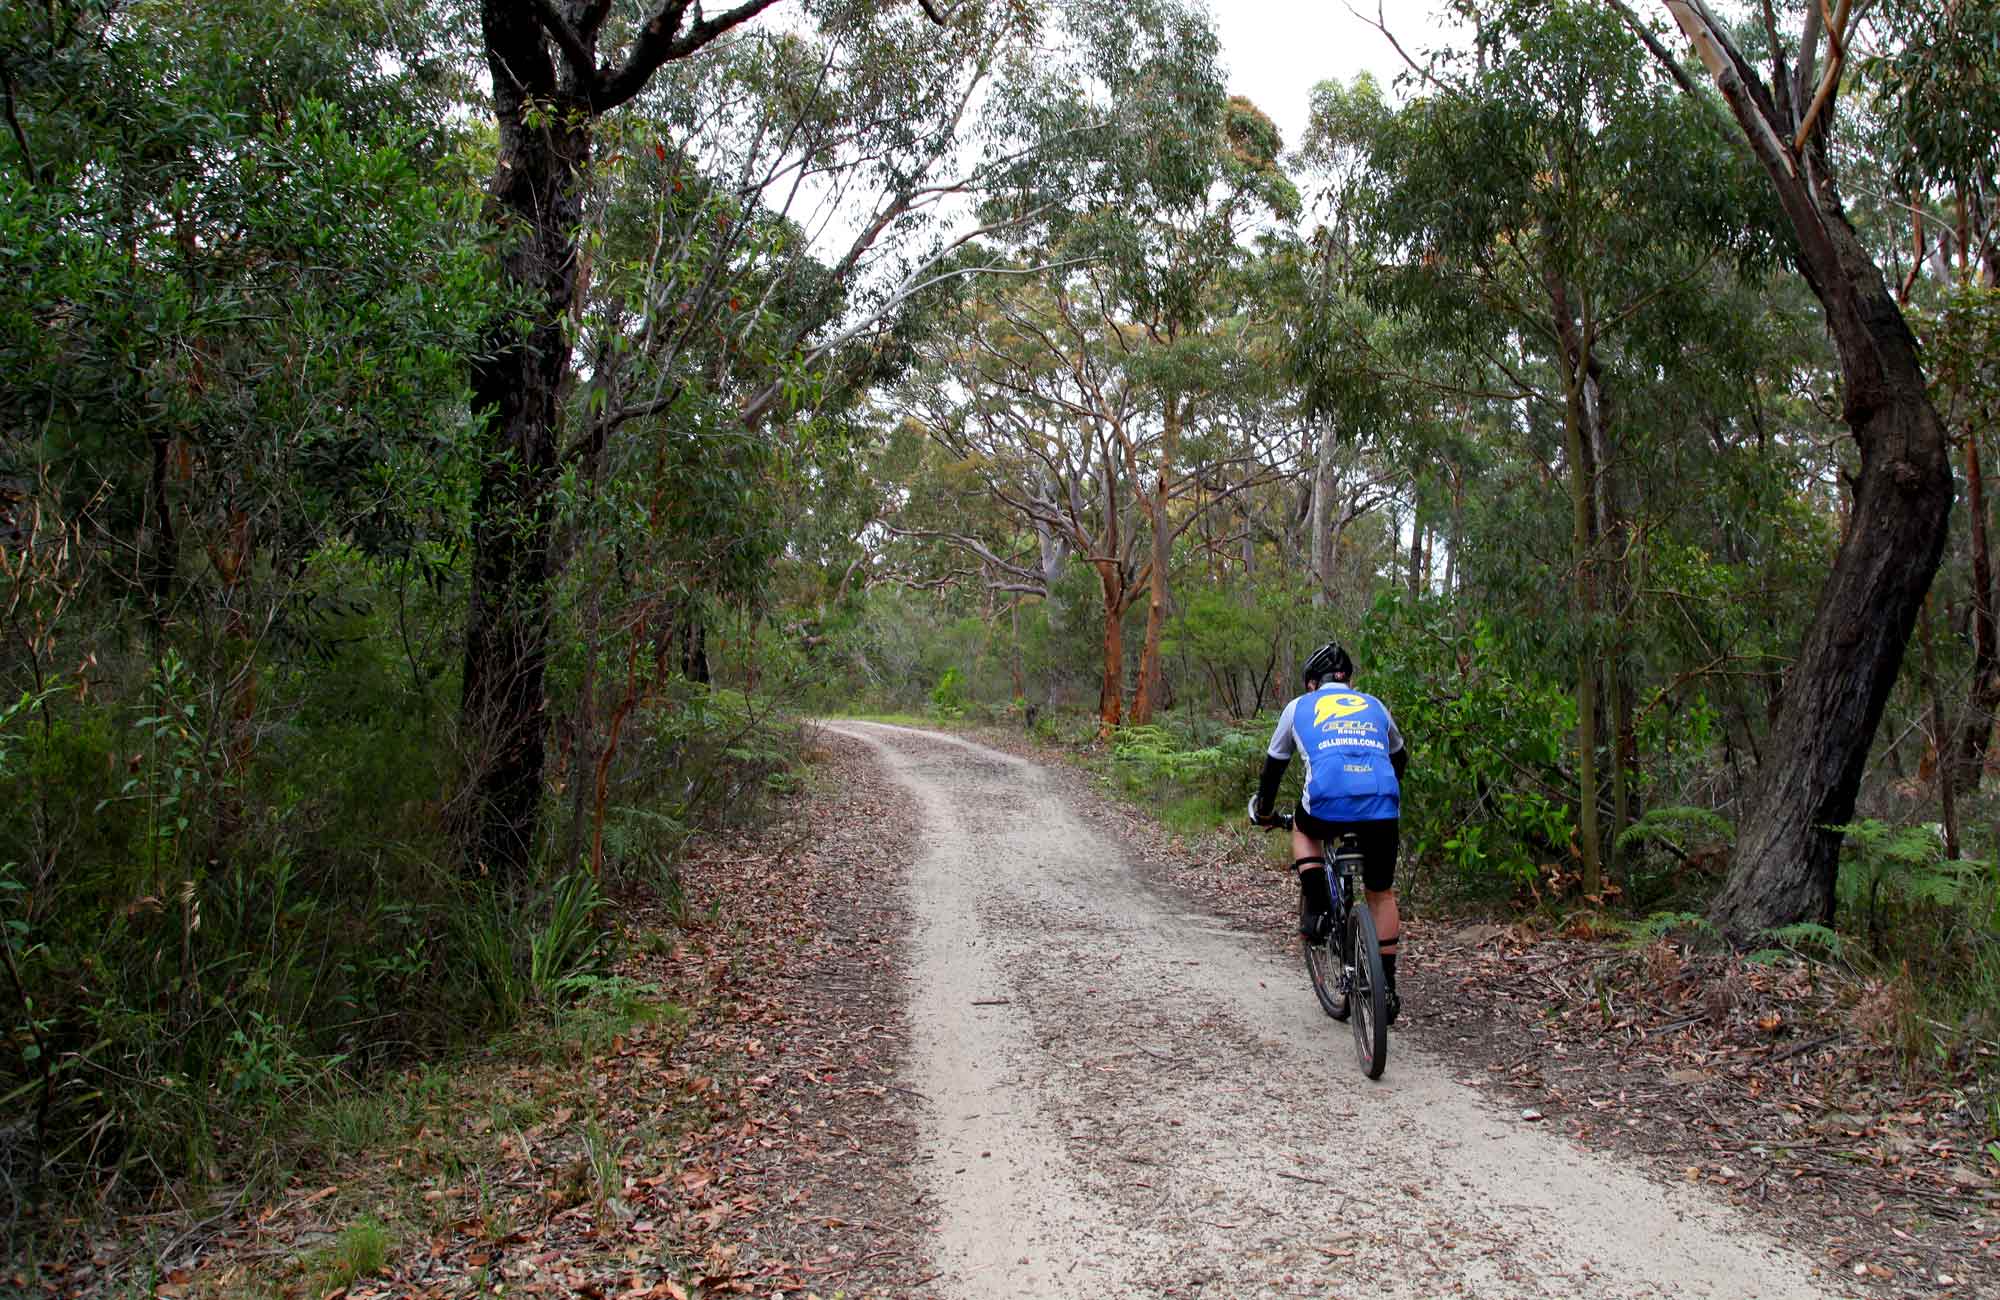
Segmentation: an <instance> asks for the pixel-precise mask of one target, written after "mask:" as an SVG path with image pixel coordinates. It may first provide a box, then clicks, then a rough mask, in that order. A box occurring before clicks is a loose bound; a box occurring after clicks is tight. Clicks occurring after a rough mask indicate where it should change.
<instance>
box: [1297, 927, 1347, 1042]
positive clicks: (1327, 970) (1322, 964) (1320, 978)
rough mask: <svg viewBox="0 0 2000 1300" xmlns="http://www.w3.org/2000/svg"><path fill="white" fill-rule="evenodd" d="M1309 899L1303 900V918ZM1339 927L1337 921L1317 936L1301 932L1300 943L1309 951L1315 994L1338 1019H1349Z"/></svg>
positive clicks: (1323, 1007) (1308, 973) (1308, 964)
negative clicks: (1341, 985) (1338, 940)
mask: <svg viewBox="0 0 2000 1300" xmlns="http://www.w3.org/2000/svg"><path fill="white" fill-rule="evenodd" d="M1305 913H1306V904H1305V899H1303V898H1301V899H1300V900H1299V919H1300V920H1301V921H1303V920H1304V919H1305ZM1338 933H1339V932H1338V931H1337V930H1336V929H1335V928H1334V926H1333V925H1331V924H1329V925H1328V926H1327V927H1326V932H1325V933H1324V934H1322V935H1321V936H1320V937H1319V938H1317V939H1308V938H1306V937H1305V936H1304V935H1303V934H1301V935H1300V936H1299V946H1300V947H1301V948H1302V949H1304V951H1305V958H1306V976H1307V978H1309V979H1310V980H1312V986H1313V996H1314V997H1316V998H1318V999H1319V1006H1320V1010H1322V1011H1324V1012H1326V1014H1328V1015H1329V1016H1332V1017H1333V1018H1334V1019H1335V1020H1345V1019H1347V998H1346V996H1345V995H1343V994H1342V993H1341V991H1340V953H1339V950H1338V947H1339V946H1338V944H1337V943H1336V942H1335V939H1336V938H1337V936H1338Z"/></svg>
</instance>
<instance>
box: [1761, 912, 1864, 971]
mask: <svg viewBox="0 0 2000 1300" xmlns="http://www.w3.org/2000/svg"><path fill="white" fill-rule="evenodd" d="M1758 938H1760V939H1764V940H1766V941H1767V942H1768V943H1770V944H1771V945H1772V946H1771V947H1766V948H1759V949H1757V950H1756V951H1755V952H1752V953H1751V954H1750V955H1749V957H1748V959H1747V960H1750V961H1753V962H1757V963H1758V964H1760V965H1769V964H1771V963H1772V962H1774V961H1778V960H1780V959H1782V958H1784V957H1787V956H1794V955H1798V954H1799V953H1800V952H1801V951H1810V952H1817V953H1820V954H1822V955H1824V956H1827V957H1831V958H1834V959H1836V960H1838V959H1839V958H1841V957H1842V956H1844V955H1845V954H1846V951H1847V943H1846V941H1845V940H1844V939H1842V938H1841V937H1840V935H1839V934H1837V933H1835V932H1834V931H1832V930H1829V929H1827V928H1826V927H1825V926H1823V925H1821V924H1819V923H1818V922H1816V921H1799V922H1795V923H1794V924H1792V925H1781V926H1779V927H1778V928H1777V929H1775V930H1766V931H1764V933H1763V934H1761V935H1759V936H1758Z"/></svg>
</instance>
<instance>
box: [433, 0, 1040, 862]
mask: <svg viewBox="0 0 2000 1300" xmlns="http://www.w3.org/2000/svg"><path fill="white" fill-rule="evenodd" d="M776 3H777V0H744V2H743V3H740V4H737V5H735V6H733V7H730V8H727V9H724V10H722V11H721V12H719V13H716V14H714V15H713V16H711V15H709V14H707V13H705V12H704V10H703V9H702V7H701V6H700V5H699V4H695V3H692V0H648V3H646V4H645V5H644V6H643V7H640V6H634V7H633V9H636V12H633V10H629V9H627V8H626V7H624V6H621V5H618V4H616V3H614V0H482V2H481V4H480V9H479V12H480V23H481V34H482V37H483V43H484V52H485V56H486V63H487V67H488V71H489V73H490V75H491V80H492V89H493V104H494V114H495V119H496V122H497V125H498V152H497V158H496V162H495V166H494V173H493V178H492V181H491V183H490V185H489V189H488V196H489V203H488V207H489V212H490V215H491V217H492V219H493V221H494V223H495V225H496V226H497V227H498V231H499V235H498V240H497V243H498V252H497V256H498V260H499V270H500V275H499V279H500V281H501V283H502V285H503V286H504V287H505V289H506V290H507V291H508V292H509V294H510V297H511V302H510V310H508V311H506V312H505V313H503V314H501V315H498V316H496V317H495V319H494V320H493V322H492V323H491V326H490V327H489V329H488V330H487V332H486V335H485V338H484V341H483V344H482V346H481V348H480V349H479V352H478V355H477V356H476V357H475V358H474V360H473V362H472V365H471V388H472V399H473V402H474V409H475V410H476V411H477V412H478V413H479V416H480V418H481V420H482V421H483V426H482V434H483V446H482V464H481V467H480V474H479V483H478V487H477V491H476V497H475V520H474V537H473V560H472V578H471V591H470V600H469V612H468V615H467V620H466V638H465V671H464V681H463V693H462V697H461V733H462V743H464V744H465V745H466V747H467V750H468V753H469V756H470V767H471V771H470V774H469V776H470V779H469V781H468V789H467V794H468V805H467V806H466V808H465V809H464V817H463V823H464V825H465V827H466V835H465V841H466V850H467V854H468V857H469V859H470V860H471V864H472V866H473V868H474V869H475V870H478V871H482V872H488V873H492V874H494V875H496V876H498V877H500V878H502V879H509V878H514V879H518V878H519V877H520V876H521V875H522V874H523V873H524V872H525V871H526V869H527V866H528V863H529V861H530V859H531V857H532V854H533V851H534V846H535V840H536V830H537V824H538V808H539V803H540V799H541V796H542V792H543V787H544V784H545V775H544V774H545V767H546V737H547V731H548V720H547V717H546V695H547V692H546V678H547V671H548V658H549V645H548V638H549V635H550V627H551V619H552V613H553V597H552V587H553V585H554V581H553V580H554V579H555V577H556V576H557V574H558V570H559V568H560V555H559V548H558V546H557V538H558V529H559V520H558V510H557V495H558V493H557V489H558V488H559V486H560V484H561V482H562V480H563V476H564V474H565V472H566V471H567V470H568V468H569V467H570V460H569V458H570V453H571V451H572V450H574V449H575V447H576V445H577V444H581V445H582V446H583V448H584V450H585V453H586V459H588V458H590V457H591V456H594V454H595V453H594V451H593V449H592V448H593V444H595V443H598V442H599V441H600V440H601V439H602V438H604V437H608V436H611V435H612V434H614V433H615V432H616V430H617V429H618V428H619V427H621V426H623V425H624V424H626V423H628V422H631V421H637V420H644V419H647V418H650V417H653V416H657V415H664V414H666V413H667V412H668V411H669V410H670V409H671V406H672V400H673V396H674V391H673V385H672V383H671V382H669V383H667V384H665V385H664V387H662V388H660V389H658V390H656V394H657V395H655V396H653V397H650V398H646V399H636V398H635V397H634V395H633V394H631V393H611V392H605V391H602V390H603V389H604V387H605V385H604V380H605V379H606V376H607V374H608V373H609V372H608V371H602V370H593V372H592V376H591V379H592V383H591V385H590V387H591V390H592V391H590V392H589V393H587V394H585V401H584V405H585V406H586V407H587V408H588V409H589V410H590V411H591V412H592V413H593V414H592V418H591V419H589V420H588V421H586V422H584V424H585V427H583V428H581V429H577V430H566V429H565V424H566V422H571V421H573V419H574V416H575V409H574V408H575V405H576V403H575V402H574V401H573V400H572V398H573V394H572V389H573V388H575V387H576V386H577V385H576V383H575V380H576V375H577V370H576V359H575V353H576V351H577V347H578V338H579V335H580V326H579V320H580V318H581V316H582V313H583V308H584V305H585V295H586V290H587V288H588V284H589V280H590V274H591V273H590V260H591V259H590V256H589V255H588V251H587V246H586V244H585V241H584V239H583V232H584V231H585V230H586V229H587V228H588V227H589V225H590V219H589V218H590V213H589V212H587V210H586V209H587V200H588V197H589V190H590V184H591V181H592V174H591V169H592V167H593V165H594V164H595V162H596V160H594V159H593V156H592V153H593V148H594V146H595V145H596V144H597V143H598V137H599V133H600V124H601V123H602V121H603V118H604V116H605V115H606V114H607V113H610V112H612V111H613V110H616V109H618V108H619V107H620V106H622V105H626V104H629V103H630V102H631V101H633V100H634V99H635V98H637V97H638V96H639V95H641V94H642V93H643V92H644V91H645V90H646V89H647V87H648V86H649V85H650V84H652V83H653V81H654V79H655V77H656V75H657V74H658V73H659V72H660V71H661V69H663V68H666V67H669V66H670V65H676V64H683V63H685V62H686V61H687V60H690V59H691V58H693V57H695V56H697V55H698V54H700V53H701V52H702V51H704V50H706V49H708V48H709V47H710V46H712V45H714V44H715V43H716V42H717V41H718V40H720V39H722V38H723V37H725V36H727V35H729V34H730V33H732V32H736V31H738V29H740V28H742V27H743V25H744V24H746V23H748V22H749V21H750V20H752V19H754V18H756V17H757V16H758V15H760V14H762V13H764V12H765V11H766V10H768V9H771V8H773V6H774V5H775V4H776ZM800 7H801V8H802V9H803V10H804V12H805V14H806V16H807V18H808V20H809V21H819V22H821V23H822V24H823V25H828V26H833V27H839V26H843V25H845V26H853V25H856V24H862V23H865V22H867V21H869V20H871V19H872V18H874V17H875V16H876V15H878V14H885V13H891V12H894V13H898V14H901V15H907V16H908V27H909V28H910V29H912V30H928V29H929V27H930V25H935V26H936V27H939V28H943V27H945V19H946V17H947V16H948V17H949V18H950V23H951V26H950V30H952V31H958V30H960V26H961V24H965V23H969V22H970V21H971V20H972V19H973V18H975V17H976V18H978V19H979V20H980V22H981V23H985V22H986V21H987V20H988V19H994V21H996V22H1000V23H1003V24H1006V23H1014V22H1015V21H1016V20H1017V19H1018V20H1019V24H1018V25H1019V27H1020V29H1021V30H1023V31H1026V30H1029V29H1031V27H1032V22H1031V21H1030V20H1029V19H1028V18H1027V17H1026V16H1025V15H1027V14H1028V12H1029V10H1030V9H1031V8H1032V7H1031V6H1028V5H1025V4H1016V3H1011V0H1010V2H1009V3H1006V4H995V5H984V4H972V3H961V4H959V5H956V6H953V7H952V8H951V10H950V13H949V15H947V14H946V13H945V11H944V10H943V9H942V8H941V7H940V6H939V5H938V4H937V3H936V2H935V0H916V3H915V4H899V3H896V2H895V0H879V3H878V2H877V0H805V2H804V3H802V4H801V6H800ZM990 30H991V28H990V27H982V28H981V29H979V32H978V38H977V39H975V38H974V37H971V36H969V37H968V38H967V39H966V40H964V41H959V42H958V43H957V46H955V47H954V49H953V50H951V51H949V52H946V51H939V50H934V49H930V48H928V47H926V45H925V43H924V42H922V41H919V40H915V39H899V37H903V36H907V35H908V33H907V32H892V33H889V34H888V35H887V36H885V38H884V40H883V41H882V42H881V44H882V45H884V46H885V47H887V48H888V49H890V50H891V51H893V53H892V54H890V56H889V57H902V58H905V59H908V60H912V61H922V62H923V64H924V66H923V67H922V68H918V67H917V66H916V65H915V62H913V63H912V64H911V65H910V67H911V71H910V77H909V80H911V81H913V82H916V81H922V80H924V78H926V77H928V76H929V75H930V74H931V72H932V71H933V68H934V65H936V64H938V63H939V62H941V61H950V60H958V59H971V60H973V61H974V62H977V61H978V59H979V58H980V57H982V56H983V55H984V54H985V53H986V52H987V51H986V43H985V42H984V36H985V35H987V34H988V33H989V32H990ZM600 45H616V46H617V47H618V49H619V53H618V54H617V56H616V57H613V58H606V57H603V56H602V55H601V53H600ZM878 84H880V85H888V84H891V81H890V79H879V78H878ZM783 92H784V93H785V94H788V95H791V96H793V97H795V98H797V99H799V100H800V101H801V105H802V107H801V110H800V111H801V112H805V113H810V112H811V111H813V107H814V103H813V100H814V95H815V93H816V88H815V87H814V86H812V85H808V84H797V83H788V84H787V85H785V86H784V87H783ZM968 102H969V99H968V97H967V96H963V95H961V96H953V95H951V94H948V93H947V94H945V95H943V96H941V97H940V103H939V105H938V106H937V107H938V111H939V112H940V113H941V114H942V115H943V122H944V126H943V128H942V129H943V130H944V132H945V133H946V135H955V133H956V131H957V129H958V126H959V125H960V123H961V121H962V118H963V114H964V111H965V109H966V107H967V104H968ZM857 125H858V127H859V129H857V130H853V131H849V132H847V133H846V134H845V136H844V137H843V140H844V144H839V145H833V146H829V148H828V150H827V151H826V152H825V153H814V154H813V155H812V156H811V158H810V159H809V165H808V166H805V167H800V168H796V169H794V174H795V175H796V174H798V173H802V172H804V171H808V170H811V171H816V172H821V173H824V172H829V171H838V170H840V169H842V168H852V169H855V170H866V171H871V172H872V175H873V179H874V180H875V182H876V183H877V184H878V185H879V186H880V187H881V188H882V190H883V191H884V192H885V195H886V197H885V198H884V200H883V202H882V203H881V204H880V205H879V206H877V207H876V208H874V209H873V210H872V211H870V212H868V213H866V214H865V215H864V217H863V219H862V221H861V229H860V231H859V233H858V234H857V235H856V237H855V240H854V242H853V245H852V246H851V247H850V248H849V250H848V251H847V252H846V253H845V254H844V255H843V256H841V257H840V258H839V259H838V260H837V261H836V262H835V264H834V265H833V267H832V268H831V269H830V274H828V275H827V276H825V277H824V282H825V284H824V287H823V289H822V291H821V292H820V294H819V295H818V298H817V299H816V300H815V301H814V302H812V303H810V304H801V308H800V311H799V312H798V314H797V317H796V320H795V321H794V327H793V328H792V330H791V331H790V333H789V334H785V333H784V332H783V331H779V332H778V333H779V335H780V337H779V340H778V342H779V345H780V346H778V347H777V348H775V349H766V351H767V353H776V352H784V351H787V350H788V351H789V353H790V357H789V361H788V362H787V361H785V360H783V359H772V358H769V357H767V364H766V365H765V370H766V374H765V377H764V380H763V382H762V384H761V386H760V387H759V388H757V389H756V390H755V391H751V392H747V393H744V394H743V395H742V397H741V400H740V406H739V412H738V413H739V416H740V418H741V420H742V422H743V424H744V425H745V426H746V427H748V428H750V429H752V430H755V429H758V428H760V427H761V426H763V425H764V424H765V423H766V422H767V421H770V420H772V419H773V418H776V417H779V416H782V415H785V414H787V413H788V411H790V410H791V409H792V408H793V406H794V404H795V401H796V398H795V397H794V396H793V394H794V393H795V392H796V391H798V390H799V389H800V388H801V384H800V383H799V382H798V381H799V372H800V371H801V370H802V369H805V368H810V367H813V366H833V365H835V364H837V363H838V362H839V360H840V358H839V355H838V354H839V350H840V349H842V348H843V347H845V346H846V345H847V344H849V343H852V342H854V341H856V340H857V339H859V338H860V337H861V335H862V334H863V333H865V332H866V331H867V330H868V328H869V324H868V323H869V321H870V320H876V321H879V320H881V319H884V318H887V317H890V316H893V315H895V314H896V313H898V312H899V311H900V310H901V307H902V306H903V304H904V303H905V302H906V300H907V299H908V297H909V296H910V295H911V294H912V293H914V292H915V291H916V290H917V289H918V288H919V287H920V286H921V285H923V284H924V283H925V282H926V266H925V264H924V263H922V262H919V263H917V264H915V265H913V266H911V267H909V268H907V269H908V271H909V274H908V275H907V276H906V277H904V278H903V279H902V280H901V282H900V283H897V284H895V285H894V287H893V288H891V289H890V290H889V291H887V292H886V293H883V294H879V295H877V296H876V297H875V298H874V300H873V301H872V302H868V303H863V302H861V301H860V298H861V297H864V296H866V295H854V294H851V293H849V290H851V289H852V288H853V287H854V281H855V280H856V279H858V278H859V277H861V276H862V275H863V274H865V273H866V268H864V267H863V265H862V255H863V254H864V253H865V252H866V250H868V249H869V248H870V247H872V246H873V245H875V243H876V242H877V241H878V240H881V239H883V238H884V237H885V236H886V235H887V233H888V232H890V231H892V230H894V229H909V228H911V227H913V226H920V225H922V224H923V223H925V222H927V221H931V220H932V218H933V217H934V211H933V209H934V207H935V205H936V204H937V203H938V202H939V201H940V199H941V198H943V197H944V195H945V194H947V193H949V192H956V191H958V190H961V189H963V188H965V185H964V183H962V182H961V183H957V184H952V185H943V184H939V183H938V182H937V180H936V178H935V177H934V176H933V175H932V174H931V173H930V172H929V171H927V170H926V169H925V168H924V167H921V166H919V167H915V168H909V167H906V166H905V164H906V163H907V162H908V161H909V154H910V150H909V149H907V148H906V147H903V146H905V145H907V144H908V140H909V138H910V137H922V138H924V139H929V138H930V137H931V135H932V134H933V130H932V129H933V127H935V126H937V123H934V122H931V121H929V120H928V119H926V120H925V121H923V122H910V121H906V120H904V119H903V116H902V115H901V114H899V113H897V112H895V111H887V112H884V113H882V114H880V115H877V116H873V117H870V118H869V119H868V120H867V121H865V122H862V123H859V124H857ZM870 131H873V132H876V133H878V134H879V135H880V136H881V137H884V138H876V137H875V136H871V135H869V134H868V133H869V132H870ZM899 142H900V143H899ZM654 147H655V148H661V150H662V154H663V155H664V150H663V148H662V147H661V146H659V144H658V142H654ZM799 147H801V148H803V147H805V146H804V145H800V146H799ZM610 161H612V160H605V162H606V164H607V165H608V163H609V162H610ZM660 161H662V162H663V163H664V162H665V161H666V158H665V156H662V157H661V159H660ZM929 162H930V163H931V164H933V165H941V164H940V155H938V154H937V153H936V152H935V151H933V152H932V153H931V154H930V156H929ZM836 188H839V187H836ZM840 193H842V194H845V193H846V191H845V190H844V189H841V190H840ZM751 197H752V199H755V198H756V197H757V196H756V192H755V191H754V190H753V191H752V193H751ZM1003 219H1004V218H1003ZM932 224H933V228H936V226H937V224H938V223H935V222H933V223H932ZM969 237H970V236H969V235H968V236H965V238H969ZM713 242H716V243H718V244H721V245H727V244H729V243H731V242H732V241H730V240H728V239H727V238H723V239H721V240H719V241H713ZM957 242H960V243H962V242H963V238H961V239H959V240H958V241H957ZM951 246H953V245H952V244H951V242H950V241H947V244H946V246H945V247H944V248H940V249H937V250H935V254H936V256H943V255H944V253H946V252H948V251H949V248H950V247H951ZM718 269H719V270H722V271H724V272H726V271H727V268H726V267H719V268H718ZM710 279H711V280H713V277H710ZM776 282H777V281H776V280H774V281H772V283H776ZM704 287H705V288H708V289H712V288H714V284H713V283H709V284H706V285H705V286H704ZM727 298H728V295H724V298H723V300H724V301H727ZM688 307H694V308H697V309H699V310H701V311H703V312H712V311H713V310H714V303H713V302H709V303H707V304H706V305H703V304H702V303H701V302H698V301H693V300H691V299H690V298H689V297H688V296H686V295H683V296H682V297H681V298H679V299H676V300H673V301H661V302H654V303H652V304H650V306H649V308H648V310H649V311H652V312H657V313H673V312H676V311H677V310H681V309H684V308H688ZM830 309H835V310H837V311H838V312H839V313H841V314H839V315H838V316H837V317H831V318H830V316H829V310H830ZM751 315H753V316H756V317H759V318H761V317H762V315H763V313H762V312H761V311H760V312H757V313H751ZM655 334H656V336H657V332H655ZM603 359H604V358H602V357H600V358H599V360H600V361H601V360H603ZM658 364H659V363H658V358H652V359H651V360H650V361H649V363H648V366H647V367H644V368H646V369H653V370H654V373H655V374H658ZM862 369H866V367H865V366H864V367H862ZM774 371H775V372H777V373H771V372H774ZM805 387H810V386H809V385H806V386H805ZM566 432H569V433H575V434H578V435H580V436H578V437H574V438H572V439H571V445H570V446H567V447H566V446H565V444H564V434H565V433H566Z"/></svg>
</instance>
